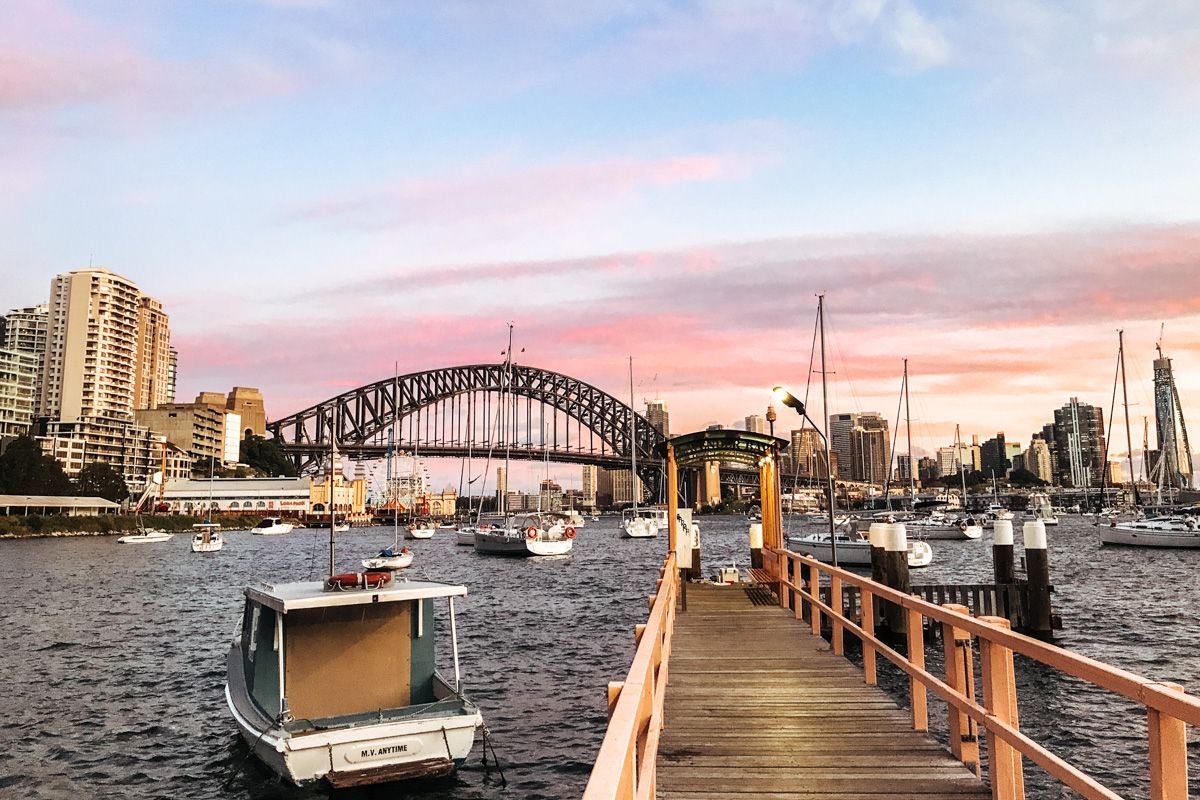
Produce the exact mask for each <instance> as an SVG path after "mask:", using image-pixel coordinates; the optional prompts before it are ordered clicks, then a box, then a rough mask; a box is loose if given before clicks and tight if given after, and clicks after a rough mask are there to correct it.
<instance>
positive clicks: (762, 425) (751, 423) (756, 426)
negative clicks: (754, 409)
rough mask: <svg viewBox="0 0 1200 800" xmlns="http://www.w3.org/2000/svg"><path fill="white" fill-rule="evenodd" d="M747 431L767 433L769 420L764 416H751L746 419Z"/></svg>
mask: <svg viewBox="0 0 1200 800" xmlns="http://www.w3.org/2000/svg"><path fill="white" fill-rule="evenodd" d="M746 430H747V431H749V432H750V433H766V432H767V418H766V417H764V416H763V415H762V414H751V415H750V416H748V417H746Z"/></svg>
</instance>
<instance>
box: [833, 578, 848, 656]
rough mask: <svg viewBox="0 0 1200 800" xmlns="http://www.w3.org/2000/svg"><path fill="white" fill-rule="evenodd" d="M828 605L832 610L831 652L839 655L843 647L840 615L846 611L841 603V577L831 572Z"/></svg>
mask: <svg viewBox="0 0 1200 800" xmlns="http://www.w3.org/2000/svg"><path fill="white" fill-rule="evenodd" d="M829 607H830V608H832V609H833V611H834V614H833V618H832V619H831V620H830V621H829V623H830V627H831V628H832V630H833V636H832V637H831V638H830V642H831V644H832V645H833V654H834V655H835V656H840V655H842V652H843V650H844V649H845V646H844V644H843V642H842V615H844V614H845V613H846V606H845V605H844V604H843V603H842V579H841V578H840V577H839V576H837V575H834V574H832V573H830V575H829Z"/></svg>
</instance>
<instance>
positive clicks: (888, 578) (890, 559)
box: [883, 522, 912, 636]
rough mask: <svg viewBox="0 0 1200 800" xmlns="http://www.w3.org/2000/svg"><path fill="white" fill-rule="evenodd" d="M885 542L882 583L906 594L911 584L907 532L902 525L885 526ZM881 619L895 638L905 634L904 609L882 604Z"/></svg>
mask: <svg viewBox="0 0 1200 800" xmlns="http://www.w3.org/2000/svg"><path fill="white" fill-rule="evenodd" d="M886 533H887V540H886V542H885V546H884V554H883V582H884V584H885V585H887V586H890V587H891V588H893V589H895V590H897V591H900V592H904V594H908V593H909V592H910V591H911V590H912V583H911V581H910V580H909V577H908V532H907V531H906V530H905V528H904V524H903V523H899V522H894V523H890V524H888V525H887V531H886ZM883 606H884V607H883V619H884V622H885V623H886V625H887V628H888V630H889V631H891V632H892V633H893V634H896V635H897V636H903V635H906V634H907V630H908V626H907V622H906V617H905V613H904V608H903V607H902V606H898V605H896V604H895V603H887V602H885V603H884V604H883Z"/></svg>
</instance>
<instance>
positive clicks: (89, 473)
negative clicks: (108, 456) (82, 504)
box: [75, 461, 129, 503]
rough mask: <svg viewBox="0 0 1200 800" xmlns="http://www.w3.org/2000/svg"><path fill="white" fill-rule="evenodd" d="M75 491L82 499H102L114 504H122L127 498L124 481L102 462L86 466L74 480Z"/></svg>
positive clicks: (127, 488)
mask: <svg viewBox="0 0 1200 800" xmlns="http://www.w3.org/2000/svg"><path fill="white" fill-rule="evenodd" d="M75 491H77V492H78V493H79V494H80V495H81V496H83V497H103V498H104V499H105V500H111V501H113V502H114V503H121V502H124V501H125V500H126V499H127V498H128V497H129V487H128V486H126V485H125V479H124V478H122V477H121V475H120V473H118V472H117V471H116V470H115V469H113V468H112V467H111V466H109V465H108V464H106V463H104V462H103V461H97V462H94V463H91V464H88V465H86V466H85V467H84V468H83V469H81V470H79V475H78V476H77V477H76V478H75Z"/></svg>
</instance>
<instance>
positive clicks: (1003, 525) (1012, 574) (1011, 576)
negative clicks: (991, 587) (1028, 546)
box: [992, 519, 1016, 586]
mask: <svg viewBox="0 0 1200 800" xmlns="http://www.w3.org/2000/svg"><path fill="white" fill-rule="evenodd" d="M992 574H993V575H995V577H996V585H997V586H1002V585H1004V584H1008V583H1015V582H1016V571H1015V570H1014V568H1013V524H1012V520H1009V519H998V520H996V522H995V523H994V526H993V528H992Z"/></svg>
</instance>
